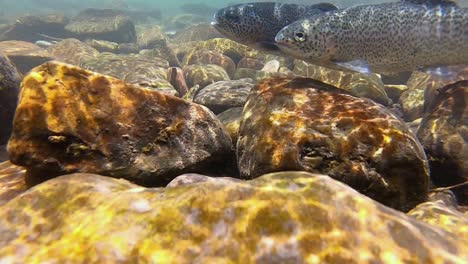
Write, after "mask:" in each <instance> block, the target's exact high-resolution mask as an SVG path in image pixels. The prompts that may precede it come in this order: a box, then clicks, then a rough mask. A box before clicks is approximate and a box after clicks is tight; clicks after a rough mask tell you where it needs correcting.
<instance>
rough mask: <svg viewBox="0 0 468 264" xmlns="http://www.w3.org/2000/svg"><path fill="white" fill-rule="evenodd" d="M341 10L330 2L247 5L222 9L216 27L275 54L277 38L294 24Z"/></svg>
mask: <svg viewBox="0 0 468 264" xmlns="http://www.w3.org/2000/svg"><path fill="white" fill-rule="evenodd" d="M331 10H337V7H336V6H334V5H332V4H329V3H320V4H315V5H297V4H281V3H275V2H262V3H246V4H239V5H233V6H229V7H226V8H222V9H220V10H218V11H217V12H216V13H215V15H214V21H213V22H212V25H213V26H214V27H215V28H216V29H217V30H218V31H219V32H220V33H221V34H223V35H225V36H226V37H228V38H230V39H232V40H234V41H237V42H240V43H242V44H244V45H247V46H250V47H253V48H256V49H260V50H264V51H269V52H270V53H274V51H278V48H277V47H276V46H275V44H274V40H275V36H276V34H277V33H278V31H280V30H281V29H282V28H283V27H285V26H287V25H289V24H290V23H292V22H294V21H296V20H298V19H301V18H306V17H309V16H313V15H316V14H320V13H323V12H326V11H331Z"/></svg>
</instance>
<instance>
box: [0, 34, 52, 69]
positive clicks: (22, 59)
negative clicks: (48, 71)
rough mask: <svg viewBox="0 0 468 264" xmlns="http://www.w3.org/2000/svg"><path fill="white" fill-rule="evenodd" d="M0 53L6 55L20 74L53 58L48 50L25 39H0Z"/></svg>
mask: <svg viewBox="0 0 468 264" xmlns="http://www.w3.org/2000/svg"><path fill="white" fill-rule="evenodd" d="M0 53H3V54H4V55H6V56H7V57H8V58H9V59H10V60H11V61H12V62H13V63H14V64H15V66H16V68H17V69H18V70H19V71H20V72H21V73H22V74H25V73H27V72H28V71H30V70H31V69H32V68H34V67H36V66H39V65H41V64H42V63H44V62H46V61H50V60H52V59H53V56H52V55H51V54H49V52H47V51H46V50H44V49H43V48H41V47H39V46H37V45H36V44H33V43H29V42H26V41H15V40H11V41H1V42H0Z"/></svg>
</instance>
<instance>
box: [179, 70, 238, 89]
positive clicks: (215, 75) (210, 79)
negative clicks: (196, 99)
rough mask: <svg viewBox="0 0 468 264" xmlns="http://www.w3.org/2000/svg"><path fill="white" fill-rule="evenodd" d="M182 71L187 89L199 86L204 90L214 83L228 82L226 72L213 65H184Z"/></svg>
mask: <svg viewBox="0 0 468 264" xmlns="http://www.w3.org/2000/svg"><path fill="white" fill-rule="evenodd" d="M183 71H184V73H185V80H186V81H187V85H188V87H193V86H195V85H199V86H200V88H204V87H206V86H207V85H210V84H212V83H215V82H219V81H227V80H230V78H229V75H228V74H227V72H226V70H224V69H223V68H222V67H221V66H218V65H214V64H207V65H202V64H192V65H186V66H184V67H183Z"/></svg>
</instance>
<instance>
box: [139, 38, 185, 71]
mask: <svg viewBox="0 0 468 264" xmlns="http://www.w3.org/2000/svg"><path fill="white" fill-rule="evenodd" d="M139 54H140V55H143V56H145V57H148V58H154V57H158V58H163V59H165V60H167V61H168V62H169V66H171V67H179V66H180V61H179V58H178V57H177V54H176V53H175V52H174V50H172V48H171V47H170V46H169V45H168V44H167V43H161V45H159V46H158V47H155V48H154V49H151V50H148V49H143V50H140V52H139Z"/></svg>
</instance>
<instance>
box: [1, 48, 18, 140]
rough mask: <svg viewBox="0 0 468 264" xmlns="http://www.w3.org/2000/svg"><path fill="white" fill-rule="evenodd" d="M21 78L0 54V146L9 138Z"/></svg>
mask: <svg viewBox="0 0 468 264" xmlns="http://www.w3.org/2000/svg"><path fill="white" fill-rule="evenodd" d="M0 43H1V42H0ZM21 77H22V76H21V74H20V73H19V72H18V71H17V70H16V68H15V66H13V64H12V63H11V61H10V60H9V59H8V58H7V57H6V56H4V55H3V54H2V53H1V52H0V124H2V125H1V129H0V145H4V144H6V143H7V141H8V138H10V134H11V129H12V125H13V117H14V115H15V110H16V103H17V101H18V93H19V87H20V82H21Z"/></svg>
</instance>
